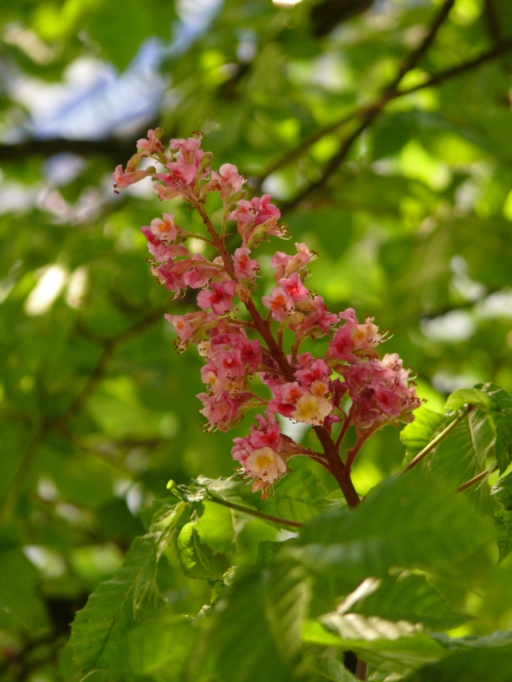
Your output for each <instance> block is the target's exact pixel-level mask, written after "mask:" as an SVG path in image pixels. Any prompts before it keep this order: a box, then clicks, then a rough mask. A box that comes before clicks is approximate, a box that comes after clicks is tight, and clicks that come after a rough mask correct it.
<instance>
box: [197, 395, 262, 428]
mask: <svg viewBox="0 0 512 682" xmlns="http://www.w3.org/2000/svg"><path fill="white" fill-rule="evenodd" d="M197 397H198V398H199V400H201V402H202V403H203V405H204V407H203V409H202V410H200V412H201V413H202V414H203V415H204V416H205V417H206V419H207V420H208V430H210V431H211V430H212V429H214V428H217V429H219V431H229V429H230V428H232V427H233V425H234V423H235V422H236V420H237V418H238V415H239V412H240V409H241V408H242V407H243V406H244V405H245V403H247V402H248V401H249V400H250V399H251V397H252V396H251V394H250V393H242V394H241V395H240V396H238V397H237V398H233V397H232V396H231V395H230V394H229V392H228V391H222V392H221V393H219V394H216V395H212V396H210V395H208V394H207V393H199V395H198V396H197Z"/></svg>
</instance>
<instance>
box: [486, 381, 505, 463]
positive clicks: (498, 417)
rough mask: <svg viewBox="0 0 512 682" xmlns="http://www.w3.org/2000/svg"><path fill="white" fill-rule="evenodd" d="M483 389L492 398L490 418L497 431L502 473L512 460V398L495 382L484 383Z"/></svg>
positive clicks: (498, 453) (498, 457)
mask: <svg viewBox="0 0 512 682" xmlns="http://www.w3.org/2000/svg"><path fill="white" fill-rule="evenodd" d="M481 389H482V391H483V392H484V393H485V394H486V395H488V396H489V398H490V399H491V411H490V418H491V422H492V424H493V427H494V430H495V433H496V460H497V462H498V466H499V472H500V474H502V473H503V472H504V471H505V470H506V469H507V468H508V467H509V465H510V462H511V461H512V398H511V397H510V395H509V394H508V393H507V392H506V391H505V390H503V389H502V388H500V387H499V386H496V385H495V384H483V385H482V386H481Z"/></svg>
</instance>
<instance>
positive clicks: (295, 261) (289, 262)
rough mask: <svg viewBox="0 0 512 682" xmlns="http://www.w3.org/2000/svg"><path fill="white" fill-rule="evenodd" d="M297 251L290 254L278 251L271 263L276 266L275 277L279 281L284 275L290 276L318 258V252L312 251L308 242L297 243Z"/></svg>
mask: <svg viewBox="0 0 512 682" xmlns="http://www.w3.org/2000/svg"><path fill="white" fill-rule="evenodd" d="M295 248H296V249H297V253H296V254H295V255H294V256H289V255H288V254H286V253H283V252H282V251H277V253H275V254H274V257H273V258H272V260H271V262H270V265H271V266H272V267H273V268H274V270H275V271H276V272H275V275H274V277H275V279H276V281H277V282H279V280H280V279H282V278H283V277H289V276H290V275H291V274H292V273H294V272H297V271H298V270H301V269H302V268H304V267H305V266H306V265H307V264H308V263H310V262H311V261H312V260H314V259H315V258H316V253H315V252H314V251H310V249H309V248H308V246H307V245H306V244H302V243H298V244H295Z"/></svg>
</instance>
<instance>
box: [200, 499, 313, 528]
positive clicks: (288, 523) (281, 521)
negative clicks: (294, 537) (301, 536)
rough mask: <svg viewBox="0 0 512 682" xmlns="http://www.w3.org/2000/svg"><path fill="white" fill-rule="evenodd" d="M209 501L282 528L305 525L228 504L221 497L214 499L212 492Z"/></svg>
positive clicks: (231, 503) (232, 503) (239, 505)
mask: <svg viewBox="0 0 512 682" xmlns="http://www.w3.org/2000/svg"><path fill="white" fill-rule="evenodd" d="M208 495H209V496H208V501H209V502H215V504H220V505H222V506H223V507H228V508H229V509H234V510H235V511H239V512H242V513H243V514H249V516H256V517H257V518H260V519H265V521H273V522H274V523H278V524H279V525H281V526H292V527H293V528H302V526H303V525H304V524H303V523H301V522H300V521H290V519H282V518H281V517H279V516H272V515H271V514H265V513H264V512H260V511H257V510H256V509H249V508H248V507H243V506H242V505H241V504H235V503H234V502H227V501H226V500H223V499H221V498H219V497H214V496H213V495H212V494H211V493H210V491H208Z"/></svg>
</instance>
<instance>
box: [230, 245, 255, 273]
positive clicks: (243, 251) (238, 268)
mask: <svg viewBox="0 0 512 682" xmlns="http://www.w3.org/2000/svg"><path fill="white" fill-rule="evenodd" d="M250 253H251V252H250V250H249V249H247V248H240V249H236V251H235V253H234V254H233V263H234V266H235V274H236V276H237V277H238V279H241V280H251V281H252V280H254V279H255V278H256V275H257V274H258V270H259V268H260V266H259V263H258V261H257V260H255V259H251V258H249V255H250Z"/></svg>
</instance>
